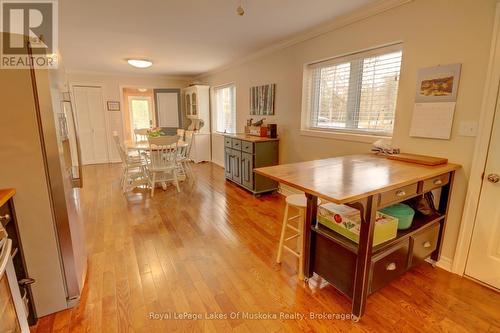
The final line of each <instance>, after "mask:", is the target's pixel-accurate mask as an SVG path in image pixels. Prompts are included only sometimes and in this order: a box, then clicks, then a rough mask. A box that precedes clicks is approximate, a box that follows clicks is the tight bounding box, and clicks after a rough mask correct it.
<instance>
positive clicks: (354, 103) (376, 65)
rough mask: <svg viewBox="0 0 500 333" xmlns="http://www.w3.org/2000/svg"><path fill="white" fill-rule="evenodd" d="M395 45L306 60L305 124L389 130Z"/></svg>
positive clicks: (396, 61) (397, 71) (396, 66)
mask: <svg viewBox="0 0 500 333" xmlns="http://www.w3.org/2000/svg"><path fill="white" fill-rule="evenodd" d="M401 58H402V51H401V45H393V46H390V47H385V48H379V49H374V50H370V51H367V52H362V53H357V54H354V55H350V56H346V57H340V58H335V59H333V60H329V61H323V62H319V63H315V64H311V65H308V66H307V68H306V74H307V76H306V77H305V79H306V80H308V81H307V82H306V85H307V86H306V89H308V96H306V98H307V100H306V104H307V105H306V107H307V108H308V112H309V119H308V126H306V127H308V128H310V129H321V130H332V131H345V132H355V133H361V134H375V135H392V131H393V127H394V117H395V110H396V98H397V93H398V84H399V74H400V69H401Z"/></svg>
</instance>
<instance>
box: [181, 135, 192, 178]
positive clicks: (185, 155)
mask: <svg viewBox="0 0 500 333" xmlns="http://www.w3.org/2000/svg"><path fill="white" fill-rule="evenodd" d="M183 142H184V144H185V145H183V146H182V147H181V146H179V147H178V152H179V153H178V154H177V165H178V169H179V171H180V173H181V174H183V175H184V176H185V177H186V178H188V177H192V175H193V172H192V169H191V158H190V157H189V155H190V153H191V144H192V142H193V131H186V132H185V135H184V141H183Z"/></svg>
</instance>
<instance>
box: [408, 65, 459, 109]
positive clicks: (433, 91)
mask: <svg viewBox="0 0 500 333" xmlns="http://www.w3.org/2000/svg"><path fill="white" fill-rule="evenodd" d="M460 69H461V64H452V65H444V66H434V67H427V68H422V69H420V70H419V71H418V79H417V93H416V96H415V102H417V103H425V102H431V103H438V102H456V101H457V92H458V82H459V81H460Z"/></svg>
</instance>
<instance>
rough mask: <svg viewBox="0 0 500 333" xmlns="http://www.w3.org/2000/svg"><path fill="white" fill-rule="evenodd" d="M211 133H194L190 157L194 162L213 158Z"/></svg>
mask: <svg viewBox="0 0 500 333" xmlns="http://www.w3.org/2000/svg"><path fill="white" fill-rule="evenodd" d="M210 150H211V145H210V133H194V134H193V142H192V145H191V153H190V154H189V158H190V159H191V160H192V161H193V162H194V163H201V162H208V161H210V159H211V154H210Z"/></svg>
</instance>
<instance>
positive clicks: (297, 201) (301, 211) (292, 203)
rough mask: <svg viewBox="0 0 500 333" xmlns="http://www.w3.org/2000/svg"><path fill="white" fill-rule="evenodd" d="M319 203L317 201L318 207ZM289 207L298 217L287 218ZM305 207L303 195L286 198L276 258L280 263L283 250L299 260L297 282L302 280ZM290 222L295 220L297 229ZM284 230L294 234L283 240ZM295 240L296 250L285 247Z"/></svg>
mask: <svg viewBox="0 0 500 333" xmlns="http://www.w3.org/2000/svg"><path fill="white" fill-rule="evenodd" d="M320 203H321V201H320V200H319V199H318V205H319V204H320ZM290 207H294V208H295V209H297V210H298V215H295V216H292V217H288V214H289V210H290ZM306 207H307V200H306V197H305V195H303V194H293V195H289V196H287V197H286V206H285V216H284V217H283V225H282V227H281V237H280V244H279V247H278V257H277V258H276V262H277V263H278V264H280V263H281V255H282V253H283V249H285V250H287V251H289V252H290V253H292V254H293V255H294V256H296V257H297V258H299V270H298V277H299V280H303V279H304V272H303V271H304V256H303V254H302V249H303V244H304V239H303V235H302V230H303V229H304V221H305V213H306ZM292 220H297V227H295V226H293V225H291V224H290V223H289V222H290V221H292ZM286 228H290V229H292V230H293V231H295V233H294V234H293V235H291V236H290V237H287V238H285V233H286ZM295 238H297V250H293V249H291V248H289V247H288V246H287V245H285V242H288V241H290V240H292V239H295Z"/></svg>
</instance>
